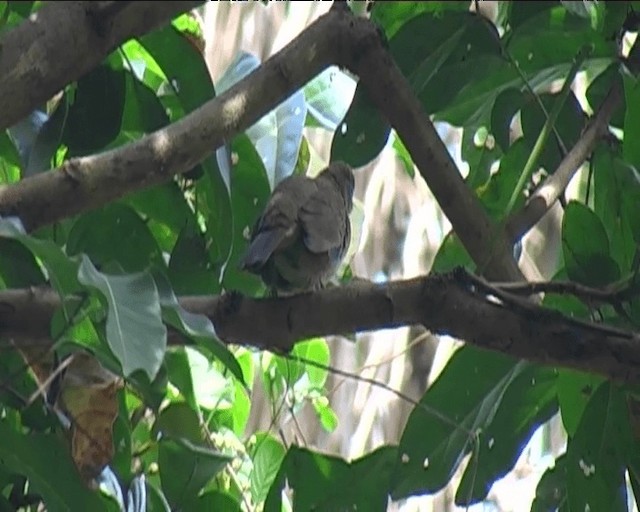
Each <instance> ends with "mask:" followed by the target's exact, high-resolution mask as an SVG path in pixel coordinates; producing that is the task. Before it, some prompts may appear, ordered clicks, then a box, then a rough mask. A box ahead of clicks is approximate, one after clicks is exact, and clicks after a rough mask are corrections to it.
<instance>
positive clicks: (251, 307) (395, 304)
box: [0, 271, 640, 384]
mask: <svg viewBox="0 0 640 512" xmlns="http://www.w3.org/2000/svg"><path fill="white" fill-rule="evenodd" d="M59 304H60V301H59V298H58V296H57V294H56V293H55V292H54V291H53V290H52V289H50V288H36V289H29V290H5V291H0V338H3V339H7V340H11V341H12V342H13V343H14V344H15V345H16V346H18V347H25V346H29V345H33V344H45V345H50V344H51V342H52V341H51V339H50V333H49V329H50V328H49V326H50V322H51V318H52V315H53V313H54V311H55V310H56V308H57V307H58V306H59ZM180 304H181V305H182V306H183V307H184V308H185V309H186V310H188V311H190V312H192V313H196V314H204V315H206V316H208V317H209V318H210V319H211V320H212V322H213V324H214V326H215V329H216V332H217V334H218V336H219V337H220V338H221V339H223V340H224V341H225V342H227V343H237V344H242V345H253V346H257V347H260V348H266V349H270V350H273V351H276V352H284V351H289V350H291V348H292V347H293V345H294V344H295V342H296V341H297V340H301V339H306V338H309V337H313V336H326V335H330V334H340V333H351V332H362V331H369V330H377V329H387V328H393V327H399V326H403V325H415V324H421V325H423V326H424V327H425V328H426V329H428V330H430V331H431V332H433V333H435V334H448V335H451V336H454V337H456V338H459V339H462V340H464V341H466V342H467V343H471V344H473V345H476V346H478V347H480V348H485V349H488V350H492V351H498V352H502V353H505V354H509V355H511V356H514V357H518V358H522V359H527V360H529V361H533V362H537V363H543V364H550V365H557V366H563V367H567V368H574V369H578V370H582V371H585V372H590V373H595V374H598V375H602V376H604V377H606V378H609V379H612V380H615V381H618V382H622V383H626V384H639V383H640V337H639V335H638V334H635V333H630V332H626V331H623V330H620V329H617V328H613V327H608V326H605V325H601V324H591V323H588V322H585V321H580V320H576V319H574V318H569V317H566V316H564V315H562V314H561V313H559V312H558V311H555V310H550V309H546V308H543V307H540V306H537V305H535V304H532V303H530V302H528V301H524V299H521V300H514V299H513V298H512V297H506V298H503V296H502V294H501V293H500V292H499V291H497V290H496V288H495V287H493V286H491V285H487V286H485V285H484V284H483V281H482V280H479V279H478V278H474V277H472V276H470V275H469V274H467V273H466V272H464V271H454V272H452V273H450V274H444V275H430V276H423V277H419V278H416V279H411V280H406V281H395V282H390V283H386V284H369V283H363V282H358V283H353V284H351V285H348V286H344V287H338V288H332V289H327V290H323V291H320V292H315V293H308V294H302V295H297V296H294V297H291V298H286V299H252V298H248V297H243V296H241V295H239V294H231V295H223V296H221V297H182V298H181V299H180ZM171 341H172V342H173V343H184V341H183V340H182V339H181V338H180V336H179V335H178V334H177V333H175V332H174V333H173V334H172V335H171Z"/></svg>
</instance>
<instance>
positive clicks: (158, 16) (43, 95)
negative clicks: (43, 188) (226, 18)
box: [0, 1, 202, 129]
mask: <svg viewBox="0 0 640 512" xmlns="http://www.w3.org/2000/svg"><path fill="white" fill-rule="evenodd" d="M201 3H202V2H189V1H186V2H47V3H46V4H45V5H43V6H42V8H41V9H40V10H38V11H37V12H36V13H34V14H33V15H31V16H30V17H29V19H28V20H25V21H24V22H23V23H22V24H20V25H19V26H17V27H16V28H14V29H12V30H9V31H7V32H5V33H3V34H2V36H1V37H0V48H2V52H0V77H2V79H1V80H0V112H2V117H1V119H0V129H5V128H7V127H8V126H11V125H12V124H14V123H16V122H17V121H19V120H20V119H22V118H23V117H25V116H26V115H27V114H29V112H31V111H32V110H33V109H35V108H36V107H37V106H38V105H41V104H42V103H44V102H45V101H47V100H48V99H49V98H51V97H52V96H53V95H54V94H56V93H57V92H58V91H59V90H60V89H62V88H63V87H64V86H65V85H66V84H68V83H70V82H72V81H74V80H77V79H78V78H80V77H81V76H82V75H84V74H85V73H87V72H88V71H90V70H91V69H93V68H94V67H96V66H97V65H98V64H99V63H100V62H101V61H102V60H103V59H104V58H105V57H106V56H107V55H108V54H109V53H110V52H111V51H113V50H114V49H115V48H116V47H117V46H118V45H119V44H121V43H123V42H125V41H126V40H127V39H130V38H132V37H135V36H139V35H141V34H144V33H146V32H149V31H150V30H153V29H154V28H156V27H158V26H160V25H162V24H163V23H166V22H167V21H169V20H171V18H173V17H174V16H176V15H177V14H180V13H183V12H186V11H188V10H190V9H192V8H194V7H195V6H197V5H199V4H201Z"/></svg>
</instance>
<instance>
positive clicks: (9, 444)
mask: <svg viewBox="0 0 640 512" xmlns="http://www.w3.org/2000/svg"><path fill="white" fill-rule="evenodd" d="M0 439H2V443H0V466H5V467H8V468H10V469H11V470H13V471H16V472H18V473H20V474H23V475H25V476H26V477H27V478H29V481H30V483H31V484H32V485H33V490H34V491H35V492H37V493H39V494H40V495H41V496H42V498H43V499H44V501H45V503H46V504H47V508H48V510H95V511H101V510H108V509H107V508H106V506H105V503H104V502H103V501H102V500H101V499H100V498H99V497H98V495H97V494H95V493H93V492H91V491H90V490H89V489H88V488H87V487H86V486H85V485H84V483H83V481H82V479H81V478H80V475H79V473H78V471H77V469H76V467H75V466H74V464H73V461H72V460H71V457H70V456H69V450H68V448H67V446H66V444H65V443H63V442H62V439H61V438H60V437H59V436H57V435H55V434H36V433H31V434H29V435H24V434H19V433H18V432H16V431H15V430H14V429H13V428H11V427H10V425H9V422H8V421H7V420H6V419H4V420H2V421H0ZM53 461H55V465H52V462H53Z"/></svg>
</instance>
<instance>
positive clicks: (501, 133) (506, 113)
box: [491, 88, 525, 153]
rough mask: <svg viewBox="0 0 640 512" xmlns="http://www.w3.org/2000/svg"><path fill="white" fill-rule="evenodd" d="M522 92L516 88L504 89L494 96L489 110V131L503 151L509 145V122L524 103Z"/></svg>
mask: <svg viewBox="0 0 640 512" xmlns="http://www.w3.org/2000/svg"><path fill="white" fill-rule="evenodd" d="M524 100H525V98H524V94H523V93H522V92H521V91H520V90H519V89H516V88H510V89H505V90H504V91H502V92H501V93H500V94H499V95H498V97H497V98H496V102H495V104H494V105H493V109H492V110H491V133H492V134H493V136H494V137H495V139H496V142H497V144H498V145H499V146H500V147H501V148H502V151H503V152H505V153H506V152H507V149H509V146H510V145H511V123H512V121H513V117H514V116H515V115H516V114H517V113H518V111H519V110H520V109H521V108H522V105H524Z"/></svg>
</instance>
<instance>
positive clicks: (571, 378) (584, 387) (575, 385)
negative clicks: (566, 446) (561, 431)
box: [558, 368, 604, 437]
mask: <svg viewBox="0 0 640 512" xmlns="http://www.w3.org/2000/svg"><path fill="white" fill-rule="evenodd" d="M603 382H604V379H603V378H602V377H599V376H598V375H593V374H589V373H583V372H579V371H577V370H569V369H564V368H563V369H561V370H558V402H559V403H560V413H561V415H562V424H563V425H564V428H565V430H566V431H567V434H569V436H571V437H573V435H575V433H576V430H577V428H578V425H579V424H580V420H581V419H582V414H583V413H584V410H585V407H586V406H587V404H588V403H589V401H590V400H591V397H592V396H593V394H594V393H595V392H596V391H597V389H598V387H600V385H601V384H602V383H603Z"/></svg>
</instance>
